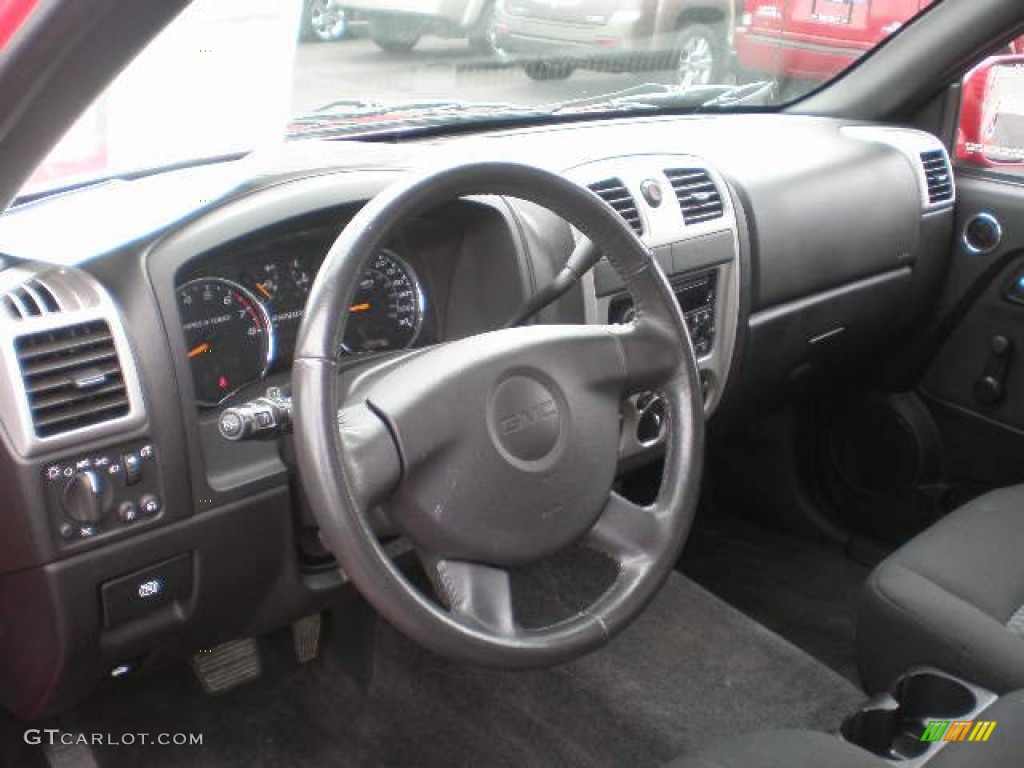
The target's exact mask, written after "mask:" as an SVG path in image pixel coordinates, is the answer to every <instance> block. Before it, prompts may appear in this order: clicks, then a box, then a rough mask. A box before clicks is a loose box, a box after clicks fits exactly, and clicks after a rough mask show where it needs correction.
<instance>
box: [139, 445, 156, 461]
mask: <svg viewBox="0 0 1024 768" xmlns="http://www.w3.org/2000/svg"><path fill="white" fill-rule="evenodd" d="M154 455H155V454H154V452H153V446H152V445H150V444H149V443H146V444H145V445H144V446H142V447H141V448H139V456H140V457H141V458H143V459H152V458H153V456H154Z"/></svg>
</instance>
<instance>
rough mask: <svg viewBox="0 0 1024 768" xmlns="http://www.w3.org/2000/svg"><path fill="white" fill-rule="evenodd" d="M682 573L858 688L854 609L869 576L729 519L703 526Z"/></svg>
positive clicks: (827, 554)
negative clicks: (856, 684)
mask: <svg viewBox="0 0 1024 768" xmlns="http://www.w3.org/2000/svg"><path fill="white" fill-rule="evenodd" d="M680 565H681V567H682V570H683V572H684V573H686V574H687V575H688V576H689V577H690V578H692V579H694V580H695V581H696V582H698V583H699V584H701V585H703V586H704V587H705V588H707V589H708V590H710V591H711V592H713V593H714V594H716V595H718V596H719V597H720V598H722V599H723V600H725V601H726V602H727V603H729V604H730V605H733V606H735V607H736V608H738V609H739V610H741V611H742V612H743V613H745V614H747V615H748V616H750V617H751V618H753V619H754V620H755V621H757V622H759V623H761V624H764V625H765V626H766V627H768V628H770V629H772V630H774V631H775V632H778V633H779V634H780V635H782V636H783V637H785V638H786V639H787V640H789V641H790V642H791V643H793V644H794V645H797V646H798V647H800V648H802V649H803V650H805V651H807V652H808V653H809V654H811V655H812V656H814V657H815V658H817V659H818V660H820V661H822V662H823V663H825V664H827V665H828V666H829V667H831V668H832V669H834V670H836V671H837V672H839V674H841V675H843V676H844V677H846V678H847V679H848V680H851V681H853V682H855V683H856V682H857V680H858V678H857V670H856V665H855V653H856V645H855V633H856V625H857V624H856V623H857V614H856V602H857V596H858V594H859V592H860V587H861V584H863V582H864V579H865V578H867V575H868V572H869V569H868V568H867V567H866V566H864V565H861V564H859V563H856V562H854V561H852V560H850V559H849V558H848V557H846V555H845V553H844V552H843V551H842V550H840V549H838V548H834V547H829V546H826V545H824V544H818V543H815V542H810V541H806V540H804V539H798V538H796V537H793V536H787V535H785V534H780V533H776V532H774V531H769V530H767V529H765V528H762V527H760V526H758V525H755V524H753V523H750V522H746V521H744V520H740V519H738V518H736V517H733V516H730V515H722V514H720V515H714V516H710V517H708V518H706V519H698V524H697V525H696V526H694V529H693V531H692V532H691V534H690V538H689V541H688V542H687V545H686V550H685V551H684V552H683V556H682V558H681V559H680Z"/></svg>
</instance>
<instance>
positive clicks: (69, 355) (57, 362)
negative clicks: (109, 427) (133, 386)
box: [15, 320, 130, 437]
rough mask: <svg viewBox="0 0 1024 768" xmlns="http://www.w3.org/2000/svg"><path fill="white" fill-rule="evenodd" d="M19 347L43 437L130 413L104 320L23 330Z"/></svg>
mask: <svg viewBox="0 0 1024 768" xmlns="http://www.w3.org/2000/svg"><path fill="white" fill-rule="evenodd" d="M15 350H16V351H17V354H18V363H19V364H20V366H21V375H22V379H23V380H24V383H25V394H26V396H27V399H28V405H29V409H30V410H31V412H32V424H33V426H34V427H35V431H36V435H38V436H39V437H53V436H54V435H59V434H62V433H64V432H70V431H71V430H74V429H81V428H83V427H89V426H93V425H95V424H101V423H103V422H105V421H110V420H111V419H116V418H118V417H121V416H126V415H127V414H128V412H129V410H130V407H129V402H128V392H127V390H126V387H125V381H124V375H123V373H122V371H121V365H120V362H119V360H118V357H117V349H116V348H115V346H114V337H113V336H112V335H111V333H110V327H109V326H108V325H107V323H106V322H104V321H103V320H95V321H92V322H88V323H82V324H80V325H73V326H67V327H65V328H56V329H54V330H51V331H41V332H39V333H33V334H28V335H26V336H20V337H18V339H17V340H16V341H15Z"/></svg>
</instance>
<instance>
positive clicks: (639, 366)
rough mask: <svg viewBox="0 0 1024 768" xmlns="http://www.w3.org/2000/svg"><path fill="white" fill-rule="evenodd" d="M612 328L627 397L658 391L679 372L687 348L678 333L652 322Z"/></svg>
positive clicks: (640, 321) (645, 321)
mask: <svg viewBox="0 0 1024 768" xmlns="http://www.w3.org/2000/svg"><path fill="white" fill-rule="evenodd" d="M610 329H611V330H612V332H613V333H614V334H615V335H616V337H617V338H618V340H619V346H620V348H621V350H622V357H623V362H624V365H625V376H624V381H623V385H624V388H625V390H626V394H635V393H637V392H641V391H645V390H652V389H657V388H658V387H660V386H661V385H663V384H664V383H665V382H667V381H669V380H670V379H671V378H672V377H673V376H675V375H677V374H678V373H679V372H680V366H681V364H682V361H683V355H684V354H686V347H684V346H683V345H682V344H679V342H678V338H679V335H678V330H675V329H672V330H669V329H667V328H666V327H664V325H662V324H658V323H655V322H653V321H649V320H637V321H635V322H633V323H630V324H629V325H614V326H610Z"/></svg>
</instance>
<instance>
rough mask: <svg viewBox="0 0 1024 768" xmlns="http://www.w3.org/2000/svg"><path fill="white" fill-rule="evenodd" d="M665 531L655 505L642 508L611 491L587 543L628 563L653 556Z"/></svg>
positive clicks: (664, 522)
mask: <svg viewBox="0 0 1024 768" xmlns="http://www.w3.org/2000/svg"><path fill="white" fill-rule="evenodd" d="M666 530H667V528H666V520H665V519H664V517H663V516H662V515H661V514H659V513H658V512H657V511H656V509H655V508H653V507H642V506H640V505H638V504H634V503H633V502H631V501H629V500H628V499H626V498H624V497H622V496H620V495H619V494H617V493H612V494H611V495H609V497H608V503H607V504H605V507H604V510H603V511H602V512H601V517H600V518H598V521H597V523H595V524H594V527H593V528H591V529H590V532H589V533H588V534H587V538H586V539H585V540H584V543H585V544H586V545H587V546H588V547H591V548H593V549H596V550H599V551H601V552H604V553H605V554H606V555H608V556H609V557H611V558H612V559H613V560H615V561H616V562H617V563H619V564H620V565H626V564H630V563H635V562H642V561H646V560H649V559H650V558H652V557H654V555H655V553H656V552H657V551H658V550H659V549H660V548H661V546H662V541H663V539H664V536H665V532H666Z"/></svg>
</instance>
